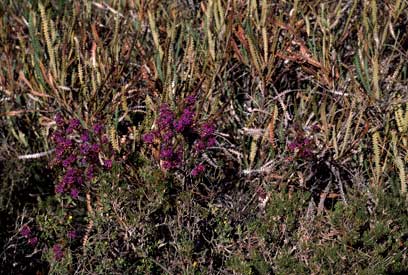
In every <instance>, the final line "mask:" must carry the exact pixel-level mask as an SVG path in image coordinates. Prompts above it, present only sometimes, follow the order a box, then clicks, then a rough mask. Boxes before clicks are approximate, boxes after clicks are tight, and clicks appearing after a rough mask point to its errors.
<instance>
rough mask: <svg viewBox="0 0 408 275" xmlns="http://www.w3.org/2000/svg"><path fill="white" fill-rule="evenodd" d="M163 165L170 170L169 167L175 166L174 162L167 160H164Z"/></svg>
mask: <svg viewBox="0 0 408 275" xmlns="http://www.w3.org/2000/svg"><path fill="white" fill-rule="evenodd" d="M162 166H163V168H164V169H166V170H168V169H171V168H173V163H172V162H171V161H168V160H165V161H163V164H162Z"/></svg>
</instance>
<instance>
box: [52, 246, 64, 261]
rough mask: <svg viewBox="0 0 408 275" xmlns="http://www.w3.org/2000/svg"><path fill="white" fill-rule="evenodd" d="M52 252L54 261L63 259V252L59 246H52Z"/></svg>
mask: <svg viewBox="0 0 408 275" xmlns="http://www.w3.org/2000/svg"><path fill="white" fill-rule="evenodd" d="M52 252H53V254H54V259H55V260H56V261H60V260H61V259H62V258H63V257H64V252H63V251H62V247H61V245H60V244H54V245H53V247H52Z"/></svg>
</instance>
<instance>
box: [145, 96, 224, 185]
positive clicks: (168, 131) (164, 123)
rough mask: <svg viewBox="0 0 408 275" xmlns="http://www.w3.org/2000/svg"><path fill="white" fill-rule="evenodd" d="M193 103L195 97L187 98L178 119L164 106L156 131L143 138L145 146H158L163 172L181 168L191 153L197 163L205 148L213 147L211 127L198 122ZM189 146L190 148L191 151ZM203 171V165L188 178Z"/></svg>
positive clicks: (214, 141)
mask: <svg viewBox="0 0 408 275" xmlns="http://www.w3.org/2000/svg"><path fill="white" fill-rule="evenodd" d="M195 103H196V96H194V95H191V96H188V97H187V98H186V99H185V100H184V107H183V108H182V110H181V111H180V116H179V117H176V115H175V114H174V112H173V111H172V110H171V109H170V107H169V105H168V104H166V103H163V104H162V105H161V106H160V109H159V117H158V119H157V121H156V127H157V129H156V130H153V131H151V132H148V133H146V134H145V135H144V136H143V141H144V142H145V143H146V144H154V143H155V142H156V143H158V144H159V146H160V149H159V150H160V154H159V158H160V160H161V162H162V167H163V168H164V169H166V170H171V169H177V168H181V166H182V165H183V164H185V163H184V162H185V160H186V159H187V157H186V154H187V152H189V151H190V150H191V149H192V150H191V151H192V155H193V157H194V159H195V160H197V159H199V157H200V156H201V155H202V154H203V153H204V152H205V150H206V149H207V148H209V147H211V146H214V145H215V144H216V139H215V136H214V132H215V126H214V124H213V123H210V122H206V123H200V122H199V121H198V117H197V116H196V109H195ZM190 144H193V147H192V148H191V146H190ZM204 171H205V165H204V164H203V163H200V164H195V165H194V167H193V169H192V170H191V172H190V174H191V175H192V176H193V177H196V176H198V175H200V174H201V173H203V172H204Z"/></svg>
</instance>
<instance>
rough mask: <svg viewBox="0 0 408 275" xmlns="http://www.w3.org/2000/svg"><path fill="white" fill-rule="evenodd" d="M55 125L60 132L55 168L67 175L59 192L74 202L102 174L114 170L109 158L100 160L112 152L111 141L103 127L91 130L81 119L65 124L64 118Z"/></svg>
mask: <svg viewBox="0 0 408 275" xmlns="http://www.w3.org/2000/svg"><path fill="white" fill-rule="evenodd" d="M55 121H56V124H57V129H56V131H55V132H54V133H53V136H52V137H53V142H54V143H55V146H56V147H55V158H54V159H53V161H52V165H53V166H57V167H60V168H61V169H62V171H63V174H62V176H61V180H60V181H59V183H58V184H57V185H56V187H55V192H56V193H58V194H64V193H69V194H70V196H71V197H72V198H73V199H78V197H79V195H80V192H81V190H83V188H84V186H85V184H86V183H89V182H91V181H92V180H93V179H94V178H95V176H96V173H97V172H98V171H100V170H103V169H111V168H112V159H110V158H107V157H106V155H105V157H103V160H100V155H104V154H103V153H108V152H110V151H111V150H110V148H109V144H108V138H107V137H106V135H104V134H102V133H103V130H104V127H103V126H102V124H101V123H95V124H94V125H93V127H92V129H91V130H88V129H86V128H85V127H82V126H81V123H80V121H79V120H78V119H71V120H69V121H65V120H64V119H63V118H62V116H61V115H60V114H57V115H56V117H55Z"/></svg>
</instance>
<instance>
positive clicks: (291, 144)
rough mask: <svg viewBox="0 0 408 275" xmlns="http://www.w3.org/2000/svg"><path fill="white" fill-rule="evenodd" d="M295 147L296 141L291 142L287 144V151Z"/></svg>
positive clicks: (296, 146)
mask: <svg viewBox="0 0 408 275" xmlns="http://www.w3.org/2000/svg"><path fill="white" fill-rule="evenodd" d="M296 148H298V144H297V142H291V143H289V144H288V149H289V151H292V152H293V151H295V149H296Z"/></svg>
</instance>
